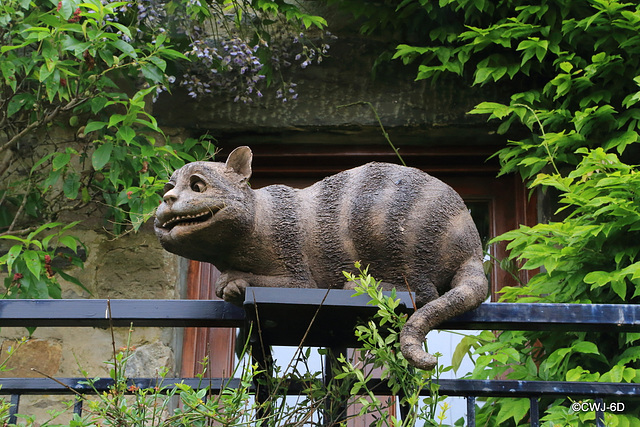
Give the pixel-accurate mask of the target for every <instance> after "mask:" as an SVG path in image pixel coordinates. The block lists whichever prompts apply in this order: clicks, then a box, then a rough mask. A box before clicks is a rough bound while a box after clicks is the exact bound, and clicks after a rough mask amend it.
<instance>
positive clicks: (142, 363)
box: [0, 227, 182, 422]
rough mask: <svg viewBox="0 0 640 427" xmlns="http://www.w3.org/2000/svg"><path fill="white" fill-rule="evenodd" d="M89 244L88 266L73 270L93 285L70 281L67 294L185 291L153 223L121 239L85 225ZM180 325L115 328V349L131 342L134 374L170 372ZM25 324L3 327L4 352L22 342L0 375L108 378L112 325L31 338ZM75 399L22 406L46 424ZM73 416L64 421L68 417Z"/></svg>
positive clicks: (49, 330) (44, 331)
mask: <svg viewBox="0 0 640 427" xmlns="http://www.w3.org/2000/svg"><path fill="white" fill-rule="evenodd" d="M78 235H79V237H81V238H82V240H83V242H85V244H86V245H87V248H88V251H87V259H86V262H85V266H84V269H83V270H79V269H77V268H74V269H72V270H69V271H68V272H69V273H70V274H73V275H74V276H76V277H78V278H79V279H80V280H81V282H82V283H83V284H85V286H87V288H88V289H89V290H90V291H91V294H88V293H87V292H85V291H84V290H82V289H81V288H79V287H78V286H76V285H74V284H71V283H64V282H63V281H62V280H61V282H63V298H114V299H116V298H131V299H141V298H144V299H147V298H163V299H174V298H179V297H180V280H179V259H178V258H177V257H176V256H174V255H171V254H169V253H167V252H166V251H164V250H163V249H162V248H161V247H160V245H159V243H158V242H157V239H156V238H155V235H154V234H153V230H151V228H150V227H144V229H143V230H142V231H140V232H138V233H136V234H127V235H125V236H122V237H120V238H117V239H114V238H113V237H112V236H110V235H109V234H107V233H104V232H100V231H99V229H98V230H93V229H84V230H81V231H80V232H79V233H78ZM181 332H182V331H181V329H179V328H134V329H133V330H132V331H129V328H115V330H114V336H115V341H116V348H117V349H120V348H121V347H125V346H126V345H127V342H128V341H129V340H130V346H131V347H132V348H133V356H132V358H131V359H130V361H129V363H128V366H127V375H128V376H130V377H155V376H156V375H157V374H158V372H159V371H160V370H162V369H168V370H169V376H175V375H179V371H177V370H176V366H178V364H177V361H178V359H179V355H180V353H179V348H180V341H181ZM25 336H28V331H27V330H26V329H25V328H2V330H0V341H1V342H2V344H1V348H2V350H1V351H2V357H3V358H5V357H6V351H7V350H8V348H9V347H10V346H13V347H14V348H17V350H16V352H15V353H14V354H13V356H12V357H11V358H10V359H9V360H8V362H7V365H6V366H7V367H8V368H9V369H10V370H9V371H6V372H0V377H43V376H44V375H48V376H51V377H54V378H55V377H82V371H86V372H87V373H88V375H89V376H90V377H96V376H100V377H108V376H109V366H108V365H107V364H105V361H108V360H112V359H113V346H112V337H111V331H110V330H109V329H101V328H87V327H82V328H54V327H40V328H37V329H36V330H35V332H34V333H33V335H31V337H29V339H28V340H27V341H26V342H24V343H23V344H20V340H21V338H22V337H25ZM69 399H70V397H59V396H24V397H23V398H22V399H21V403H20V412H21V413H24V414H29V415H34V416H36V417H37V420H38V421H39V422H43V421H46V420H47V419H48V418H49V415H48V414H47V411H48V410H50V409H59V410H62V409H63V408H64V405H63V403H62V402H63V401H68V400H69ZM69 416H70V415H69V414H67V415H65V416H63V417H61V418H60V419H59V421H60V422H64V421H65V420H66V419H68V417H69Z"/></svg>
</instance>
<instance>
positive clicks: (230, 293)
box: [216, 274, 249, 305]
mask: <svg viewBox="0 0 640 427" xmlns="http://www.w3.org/2000/svg"><path fill="white" fill-rule="evenodd" d="M248 286H249V283H248V282H247V281H246V280H244V279H233V278H230V277H229V276H228V275H226V274H223V275H222V276H220V279H218V281H217V282H216V295H217V296H218V297H219V298H222V299H223V300H225V301H227V302H230V303H233V304H235V305H242V303H244V294H245V290H246V289H247V287H248Z"/></svg>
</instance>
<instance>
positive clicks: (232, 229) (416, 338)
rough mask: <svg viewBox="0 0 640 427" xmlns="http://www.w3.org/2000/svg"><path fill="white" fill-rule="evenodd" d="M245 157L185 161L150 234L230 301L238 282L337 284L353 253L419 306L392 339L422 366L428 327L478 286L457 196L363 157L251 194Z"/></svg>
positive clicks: (479, 272) (247, 153)
mask: <svg viewBox="0 0 640 427" xmlns="http://www.w3.org/2000/svg"><path fill="white" fill-rule="evenodd" d="M252 157H253V155H252V153H251V150H250V149H249V147H239V148H236V149H235V150H234V151H233V152H232V153H231V154H230V155H229V157H228V160H227V162H226V163H219V162H194V163H189V164H187V165H185V166H184V167H182V168H181V169H179V170H177V171H176V172H175V173H174V174H173V176H172V177H171V179H170V180H169V182H168V184H167V185H166V187H165V194H164V201H163V202H162V203H161V204H160V206H159V207H158V210H157V213H156V219H155V231H156V234H157V236H158V238H159V240H160V242H161V244H162V246H163V247H164V248H165V249H166V250H168V251H169V252H173V253H175V254H178V255H181V256H184V257H186V258H190V259H194V260H198V261H206V262H210V263H212V264H214V265H215V266H216V267H217V268H218V269H219V270H220V271H221V272H222V275H221V276H220V278H219V280H218V281H217V283H216V293H217V295H218V296H220V297H222V298H224V299H225V300H227V301H231V302H234V303H242V301H243V299H244V290H245V288H246V287H247V286H273V287H291V288H332V289H333V288H336V289H340V288H345V286H346V283H345V278H344V275H343V274H342V271H343V270H351V269H352V268H353V264H354V262H355V261H361V262H362V264H363V265H370V269H369V271H370V273H371V274H372V275H373V276H374V277H375V278H377V279H379V280H382V281H383V286H384V287H385V288H392V287H395V288H397V289H398V290H411V291H413V292H415V294H416V303H417V305H418V306H419V307H420V308H419V309H418V310H417V311H416V312H415V313H414V314H413V315H411V317H410V318H409V320H408V321H407V323H406V325H405V326H404V328H403V330H402V332H401V336H400V340H401V349H402V353H403V355H404V356H405V357H406V358H407V359H408V360H409V362H410V363H411V364H412V365H414V366H416V367H419V368H422V369H426V370H429V369H432V368H433V367H434V366H435V364H436V359H435V357H433V356H432V355H430V354H428V353H426V352H425V351H424V350H423V342H424V339H425V336H426V334H427V332H429V330H430V329H432V328H433V327H434V326H435V325H437V324H439V323H441V322H443V321H445V320H447V319H449V318H451V317H454V316H457V315H459V314H461V313H463V312H466V311H468V310H471V309H473V308H475V307H477V306H478V305H479V304H480V303H481V302H482V301H484V299H485V298H486V296H487V291H488V286H487V279H486V277H485V274H484V271H483V266H482V259H483V252H482V247H481V243H480V238H479V236H478V231H477V230H476V227H475V225H474V223H473V221H472V219H471V216H470V215H469V211H468V209H467V208H466V207H465V205H464V203H463V201H462V199H461V198H460V196H459V195H458V194H457V193H456V192H455V191H454V190H453V189H452V188H451V187H449V186H448V185H446V184H444V183H443V182H441V181H439V180H437V179H435V178H433V177H431V176H430V175H428V174H426V173H424V172H422V171H420V170H418V169H414V168H409V167H403V166H399V165H394V164H388V163H368V164H366V165H364V166H360V167H357V168H354V169H350V170H347V171H344V172H341V173H338V174H336V175H333V176H330V177H327V178H325V179H323V180H322V181H320V182H317V183H315V184H313V185H312V186H310V187H308V188H305V189H301V190H298V189H294V188H291V187H287V186H284V185H271V186H268V187H264V188H261V189H258V190H253V189H251V188H250V187H249V185H248V180H249V177H250V176H251V161H252Z"/></svg>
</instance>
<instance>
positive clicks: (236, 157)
mask: <svg viewBox="0 0 640 427" xmlns="http://www.w3.org/2000/svg"><path fill="white" fill-rule="evenodd" d="M252 160H253V153H252V152H251V148H249V147H247V146H242V147H238V148H236V149H235V150H233V151H232V152H231V153H230V154H229V157H228V158H227V162H226V163H225V165H226V166H227V167H228V168H229V169H231V170H232V171H234V172H235V173H237V174H238V175H240V176H242V177H243V180H244V181H248V180H249V178H250V177H251V161H252Z"/></svg>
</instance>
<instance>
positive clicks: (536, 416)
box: [529, 396, 540, 427]
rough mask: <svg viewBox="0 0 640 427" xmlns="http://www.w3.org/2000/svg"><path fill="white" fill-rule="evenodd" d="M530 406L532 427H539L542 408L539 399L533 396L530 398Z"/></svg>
mask: <svg viewBox="0 0 640 427" xmlns="http://www.w3.org/2000/svg"><path fill="white" fill-rule="evenodd" d="M529 405H530V411H529V419H530V421H529V424H530V425H531V427H538V426H539V425H540V408H539V405H538V397H537V396H531V397H530V398H529Z"/></svg>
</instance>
